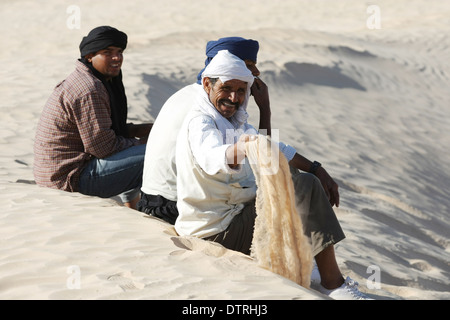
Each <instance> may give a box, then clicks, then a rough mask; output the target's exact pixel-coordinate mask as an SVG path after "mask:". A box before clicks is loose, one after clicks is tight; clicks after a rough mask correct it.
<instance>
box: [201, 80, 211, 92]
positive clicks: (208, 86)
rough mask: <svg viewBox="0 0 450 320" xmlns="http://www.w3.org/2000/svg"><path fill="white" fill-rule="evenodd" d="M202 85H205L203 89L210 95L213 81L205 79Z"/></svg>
mask: <svg viewBox="0 0 450 320" xmlns="http://www.w3.org/2000/svg"><path fill="white" fill-rule="evenodd" d="M202 83H203V89H204V90H205V91H206V93H207V94H209V92H210V91H211V89H212V84H211V81H210V80H209V78H203V80H202Z"/></svg>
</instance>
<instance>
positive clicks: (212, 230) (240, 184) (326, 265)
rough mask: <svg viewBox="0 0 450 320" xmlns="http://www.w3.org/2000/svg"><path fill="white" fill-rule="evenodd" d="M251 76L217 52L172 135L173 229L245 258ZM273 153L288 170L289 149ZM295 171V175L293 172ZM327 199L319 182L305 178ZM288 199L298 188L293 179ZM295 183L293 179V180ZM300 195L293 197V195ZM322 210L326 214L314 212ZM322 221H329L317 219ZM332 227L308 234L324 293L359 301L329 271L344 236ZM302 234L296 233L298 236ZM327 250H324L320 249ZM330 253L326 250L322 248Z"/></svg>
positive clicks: (250, 224)
mask: <svg viewBox="0 0 450 320" xmlns="http://www.w3.org/2000/svg"><path fill="white" fill-rule="evenodd" d="M253 81H254V77H253V75H252V73H251V72H250V71H249V70H248V69H247V67H246V65H245V63H244V61H242V60H241V59H239V58H238V57H236V56H235V55H233V54H231V53H230V52H228V51H227V50H223V51H219V52H218V53H217V55H216V56H215V57H214V58H213V59H212V61H211V62H210V63H209V65H208V66H207V67H206V68H205V70H204V72H203V74H202V85H203V90H199V91H198V95H197V97H196V101H195V104H194V106H193V108H192V110H191V111H190V112H189V113H188V115H187V116H186V118H185V121H184V123H183V126H182V127H181V129H180V132H179V135H178V140H177V147H176V166H177V186H178V188H177V198H178V201H177V208H178V212H179V216H178V218H177V220H176V222H175V229H176V231H177V232H178V234H180V235H182V236H196V237H199V238H203V239H206V240H210V241H215V242H218V243H221V244H222V245H223V246H225V247H226V248H229V249H232V250H236V251H240V252H243V253H245V254H249V253H250V247H251V244H252V239H253V229H254V223H255V218H256V210H255V198H256V181H255V177H254V175H253V172H252V169H251V167H250V164H249V163H248V161H242V160H243V159H244V158H245V156H246V154H245V153H246V151H245V144H244V143H243V141H246V140H248V139H255V138H256V135H258V131H257V130H256V129H255V128H254V127H253V126H251V125H250V124H248V122H247V119H248V114H247V110H246V109H247V102H248V99H249V96H250V87H251V86H252V84H253ZM278 144H279V150H280V151H281V152H282V153H283V154H284V156H285V157H286V159H287V160H288V162H289V163H290V164H291V165H293V166H294V167H295V163H296V162H295V161H293V159H294V158H295V156H296V150H295V149H294V148H293V147H291V146H288V145H285V144H283V143H281V142H278ZM297 171H298V170H297ZM310 176H311V179H312V182H311V183H313V184H316V186H318V188H315V190H321V191H322V192H321V193H320V194H317V195H316V196H317V197H323V198H324V199H327V195H326V194H325V191H324V190H323V188H322V187H321V184H320V181H319V180H318V179H317V178H316V177H315V176H314V175H310ZM293 179H294V186H295V189H296V194H297V192H298V191H300V188H302V186H301V184H303V183H304V181H305V180H304V179H302V180H301V181H302V182H301V183H300V179H298V172H297V174H293ZM296 180H298V181H296ZM300 192H301V191H300ZM325 202H326V201H325ZM322 209H323V210H324V211H326V210H327V209H326V208H319V210H322ZM324 216H326V219H330V217H334V219H336V217H335V215H334V214H333V215H326V214H325V215H324ZM336 222H337V221H328V222H327V223H323V226H325V225H327V224H328V225H329V226H330V227H329V228H328V227H323V228H322V227H321V228H322V229H323V230H322V231H321V232H320V235H319V234H316V233H315V232H310V234H308V226H307V227H306V228H307V235H308V236H310V237H311V238H312V242H313V250H315V251H316V252H315V253H317V251H321V252H325V254H322V256H326V260H327V261H325V260H322V261H321V260H320V258H319V260H318V256H320V255H315V256H316V261H317V262H318V265H319V264H320V265H319V269H321V270H322V272H321V276H322V275H323V276H322V283H323V284H327V287H328V289H325V288H324V287H322V289H323V290H321V291H322V292H324V293H325V294H329V295H330V296H332V297H334V298H338V299H342V298H344V299H348V298H350V299H355V298H356V299H358V298H365V296H364V295H363V294H362V293H361V292H359V290H358V288H357V286H356V284H355V282H354V281H353V280H351V279H350V278H349V277H347V279H346V280H344V278H343V277H342V274H341V272H340V270H339V267H338V266H337V262H336V260H335V256H334V251H333V246H332V245H330V243H336V242H338V241H340V240H342V239H344V238H345V236H344V233H343V232H342V229H341V228H340V226H339V223H336ZM299 232H303V230H299ZM324 248H328V249H324ZM330 248H331V249H330Z"/></svg>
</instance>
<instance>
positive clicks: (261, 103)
mask: <svg viewBox="0 0 450 320" xmlns="http://www.w3.org/2000/svg"><path fill="white" fill-rule="evenodd" d="M251 93H252V96H253V98H255V102H256V105H257V106H258V108H259V113H260V120H259V130H261V129H264V130H266V131H267V135H268V136H270V135H271V122H270V117H271V112H270V100H269V88H268V87H267V85H266V84H265V83H264V82H263V81H262V80H261V79H260V78H258V77H256V78H255V81H254V82H253V85H252V87H251Z"/></svg>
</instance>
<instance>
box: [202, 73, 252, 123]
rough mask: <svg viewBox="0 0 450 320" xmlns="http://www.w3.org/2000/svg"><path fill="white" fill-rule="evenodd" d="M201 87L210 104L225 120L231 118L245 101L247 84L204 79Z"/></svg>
mask: <svg viewBox="0 0 450 320" xmlns="http://www.w3.org/2000/svg"><path fill="white" fill-rule="evenodd" d="M203 86H204V89H205V91H206V93H207V94H208V96H209V100H210V101H211V103H212V104H213V105H214V107H215V108H216V109H217V111H218V112H219V113H220V114H221V115H222V116H223V117H225V118H227V119H229V118H231V117H232V116H233V115H234V114H235V113H236V111H237V110H238V109H239V107H240V106H241V105H242V104H243V103H244V101H245V96H246V92H247V82H244V81H241V80H236V79H233V80H229V81H226V82H225V83H222V81H220V79H217V81H215V82H214V81H211V79H210V78H205V81H204V83H203Z"/></svg>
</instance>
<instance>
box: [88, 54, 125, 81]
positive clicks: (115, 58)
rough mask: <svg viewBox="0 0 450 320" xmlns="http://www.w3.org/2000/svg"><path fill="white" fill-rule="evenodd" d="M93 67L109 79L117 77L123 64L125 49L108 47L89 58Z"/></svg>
mask: <svg viewBox="0 0 450 320" xmlns="http://www.w3.org/2000/svg"><path fill="white" fill-rule="evenodd" d="M87 58H88V61H89V62H91V63H92V66H93V67H94V68H95V69H96V70H97V71H98V72H100V73H101V74H103V75H104V76H105V77H106V78H107V79H109V78H113V77H117V76H118V75H119V73H120V68H121V67H122V62H123V49H122V48H119V47H114V46H111V47H108V48H106V49H103V50H100V51H98V52H96V53H95V54H91V55H88V56H87Z"/></svg>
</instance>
